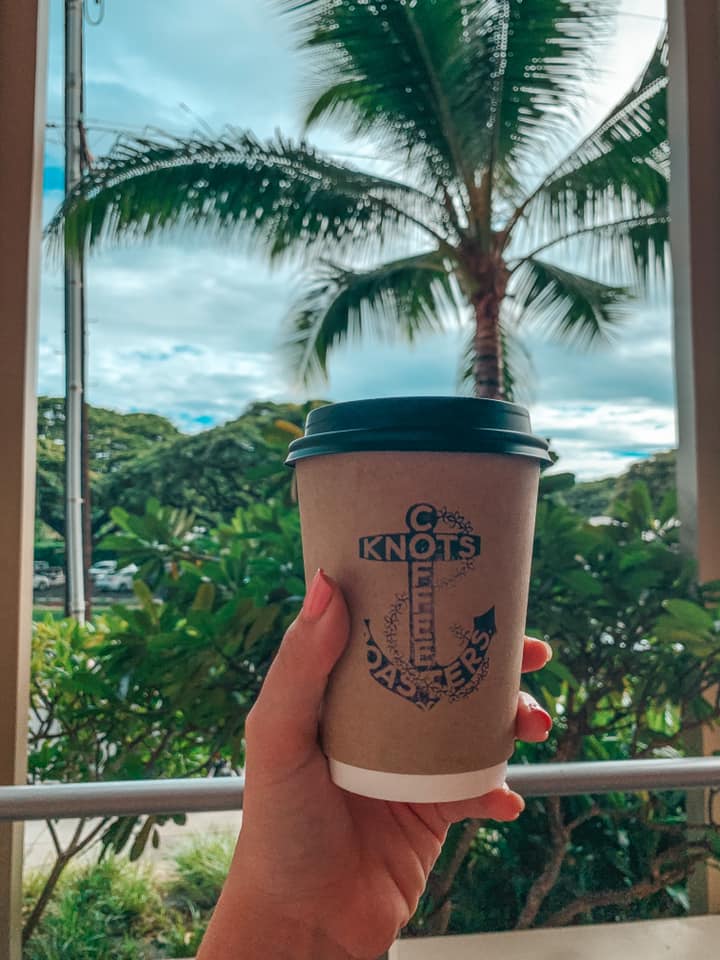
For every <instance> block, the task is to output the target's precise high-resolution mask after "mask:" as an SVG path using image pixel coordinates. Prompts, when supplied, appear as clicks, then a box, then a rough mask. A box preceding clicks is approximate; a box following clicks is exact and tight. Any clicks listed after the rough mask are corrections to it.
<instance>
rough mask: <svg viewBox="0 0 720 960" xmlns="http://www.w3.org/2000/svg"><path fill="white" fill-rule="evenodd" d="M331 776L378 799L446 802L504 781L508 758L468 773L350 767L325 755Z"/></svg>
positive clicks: (347, 787) (354, 790)
mask: <svg viewBox="0 0 720 960" xmlns="http://www.w3.org/2000/svg"><path fill="white" fill-rule="evenodd" d="M328 764H329V766H330V778H331V779H332V781H333V783H336V784H337V785H338V786H339V787H342V788H343V790H349V791H350V792H351V793H357V794H360V796H362V797H374V798H375V799H377V800H396V801H401V802H405V803H447V802H449V801H452V800H469V799H470V798H472V797H481V796H482V795H483V794H484V793H489V792H490V790H495V789H497V788H498V787H501V786H502V785H503V783H504V782H505V775H506V773H507V762H504V763H498V764H497V765H496V766H494V767H488V768H487V769H485V770H471V771H469V772H467V773H439V774H415V773H385V772H384V771H382V770H366V769H364V768H363V767H353V766H351V765H350V764H348V763H342V762H341V761H340V760H333V758H332V757H329V758H328Z"/></svg>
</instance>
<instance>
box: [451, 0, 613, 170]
mask: <svg viewBox="0 0 720 960" xmlns="http://www.w3.org/2000/svg"><path fill="white" fill-rule="evenodd" d="M467 7H468V10H469V11H470V12H469V17H470V20H471V24H472V26H471V30H470V37H471V39H470V43H469V47H470V55H471V56H475V57H477V58H480V59H482V58H484V59H486V60H488V59H489V61H490V62H491V64H492V71H491V79H492V83H491V85H490V89H489V90H487V89H484V90H483V95H485V96H487V95H488V94H489V96H490V123H491V126H492V127H493V136H494V145H493V154H494V155H493V163H494V165H495V166H496V169H497V172H498V173H500V174H501V175H504V176H510V177H512V175H513V171H514V170H515V168H516V167H517V164H518V162H519V161H520V160H525V159H526V157H527V153H528V150H533V151H534V152H535V151H537V148H538V144H539V143H543V144H547V141H548V138H550V137H551V136H553V135H554V134H555V133H559V132H561V131H562V132H564V131H566V130H567V123H568V120H569V119H570V118H571V117H572V116H573V115H576V114H577V110H578V108H579V105H580V102H581V98H582V95H583V88H584V84H585V82H586V81H587V79H588V76H589V72H590V70H591V69H592V67H593V66H594V62H595V59H596V56H597V51H598V49H600V48H601V45H602V43H603V41H604V40H606V39H607V38H608V37H609V35H610V32H611V29H612V27H613V26H614V22H615V20H614V13H615V11H616V8H617V0H477V2H470V3H468V4H467ZM503 171H504V174H503Z"/></svg>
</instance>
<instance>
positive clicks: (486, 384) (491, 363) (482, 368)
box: [473, 296, 505, 400]
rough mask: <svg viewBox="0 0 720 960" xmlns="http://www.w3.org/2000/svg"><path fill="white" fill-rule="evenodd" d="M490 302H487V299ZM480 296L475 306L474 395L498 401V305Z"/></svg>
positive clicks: (500, 375)
mask: <svg viewBox="0 0 720 960" xmlns="http://www.w3.org/2000/svg"><path fill="white" fill-rule="evenodd" d="M488 301H490V302H488ZM493 301H494V297H491V296H487V297H482V298H481V299H480V300H479V301H478V302H474V303H473V307H474V308H475V363H474V367H473V372H474V376H475V396H476V397H490V398H491V399H493V400H502V398H503V397H504V396H505V384H504V380H505V378H504V375H503V355H502V340H501V338H500V323H499V319H498V314H499V304H498V303H497V302H493Z"/></svg>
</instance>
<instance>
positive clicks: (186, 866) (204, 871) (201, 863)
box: [169, 833, 235, 909]
mask: <svg viewBox="0 0 720 960" xmlns="http://www.w3.org/2000/svg"><path fill="white" fill-rule="evenodd" d="M234 847H235V840H234V838H233V837H232V835H230V834H222V833H220V834H214V835H212V836H209V837H205V838H203V837H194V838H193V839H192V840H190V841H189V843H188V844H187V846H185V847H183V848H182V849H181V850H180V851H179V852H178V853H177V854H176V856H175V868H176V871H177V875H176V877H175V879H174V880H173V881H172V882H171V885H170V888H169V893H170V896H171V897H172V898H173V899H174V900H176V901H177V902H178V903H180V904H182V903H187V904H191V905H195V906H197V907H200V908H202V909H209V908H211V907H214V906H215V904H216V903H217V899H218V897H219V896H220V891H221V890H222V885H223V883H224V881H225V877H226V876H227V873H228V870H229V869H230V861H231V860H232V855H233V849H234Z"/></svg>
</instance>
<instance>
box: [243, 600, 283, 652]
mask: <svg viewBox="0 0 720 960" xmlns="http://www.w3.org/2000/svg"><path fill="white" fill-rule="evenodd" d="M279 612H280V610H279V608H278V607H277V606H268V607H263V608H262V609H261V610H258V612H257V614H256V616H255V619H254V621H253V624H252V626H251V627H250V629H249V630H248V632H247V634H246V636H245V649H246V650H249V649H250V648H251V647H252V646H253V645H254V644H256V643H257V641H258V640H259V639H260V638H261V637H264V636H265V634H267V633H268V632H269V630H270V628H271V627H272V625H273V624H274V623H275V620H276V619H277V616H278V613H279Z"/></svg>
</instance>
